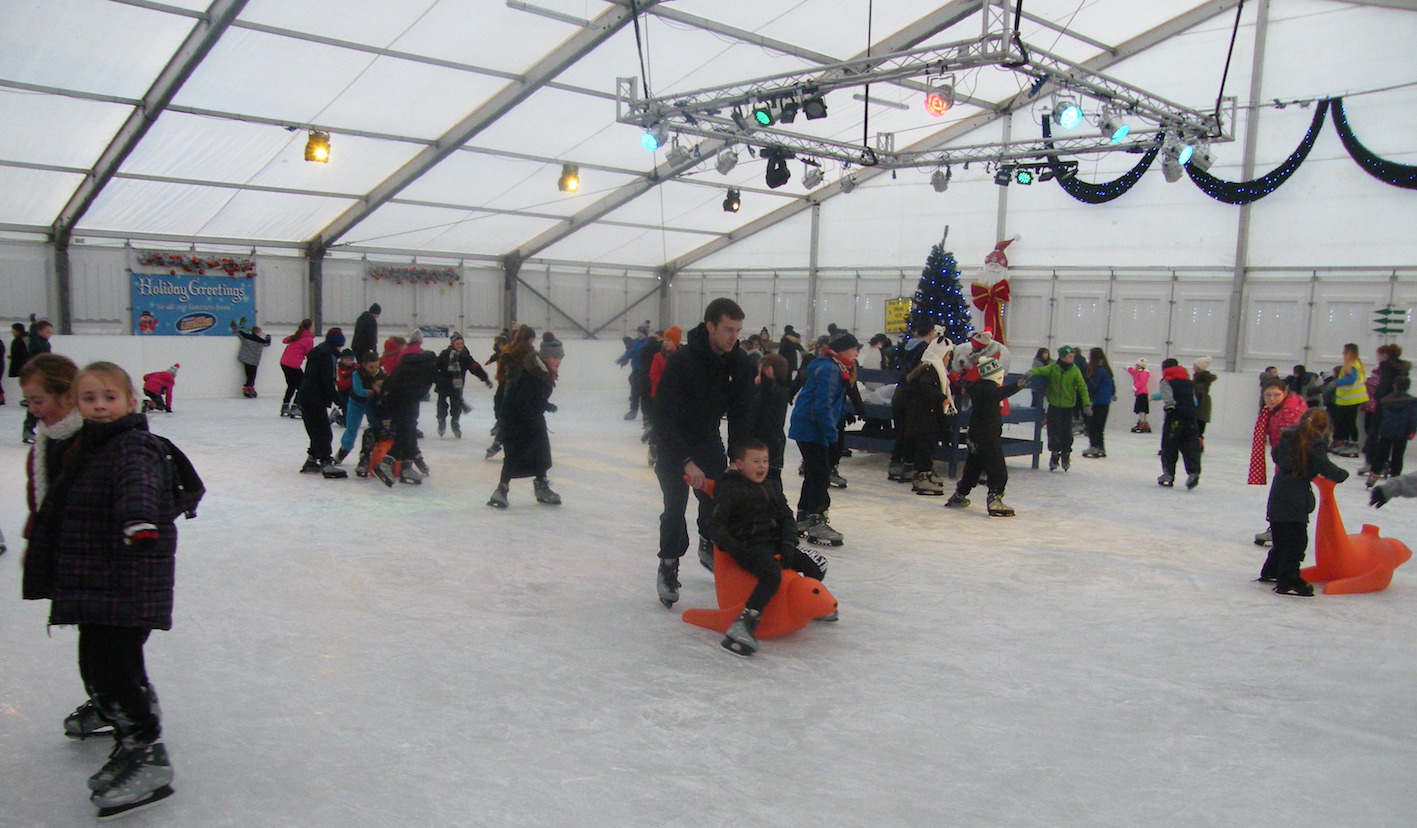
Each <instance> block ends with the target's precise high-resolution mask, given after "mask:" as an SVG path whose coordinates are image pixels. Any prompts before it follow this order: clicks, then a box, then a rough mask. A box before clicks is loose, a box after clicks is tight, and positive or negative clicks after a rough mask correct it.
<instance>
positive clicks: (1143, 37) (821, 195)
mask: <svg viewBox="0 0 1417 828" xmlns="http://www.w3.org/2000/svg"><path fill="white" fill-rule="evenodd" d="M1240 2H1241V0H1211V2H1209V3H1206V4H1205V5H1202V6H1198V7H1196V8H1194V9H1192V10H1190V11H1188V12H1186V13H1185V14H1182V15H1179V16H1177V17H1175V18H1172V19H1171V20H1169V21H1167V22H1166V23H1163V24H1161V25H1160V26H1157V27H1156V28H1154V29H1151V30H1150V31H1148V32H1145V33H1143V34H1140V35H1138V36H1137V37H1134V38H1132V39H1131V40H1128V41H1127V42H1125V43H1121V44H1118V45H1117V46H1116V47H1115V51H1113V52H1111V53H1108V54H1105V55H1098V56H1097V57H1094V58H1092V59H1091V60H1087V61H1084V62H1083V63H1082V66H1083V67H1085V68H1087V69H1089V70H1092V71H1101V70H1102V69H1105V68H1107V67H1108V66H1111V65H1113V64H1115V63H1120V62H1121V61H1123V60H1126V59H1127V58H1129V57H1132V56H1133V55H1136V54H1139V53H1141V52H1144V51H1146V50H1147V49H1150V48H1152V47H1153V46H1155V45H1157V44H1158V43H1161V42H1163V41H1165V40H1166V39H1167V38H1169V37H1171V36H1172V35H1175V34H1177V33H1179V32H1183V31H1185V30H1187V29H1189V28H1191V27H1192V26H1196V25H1199V24H1201V23H1204V22H1205V21H1207V20H1210V19H1211V18H1213V17H1215V16H1216V15H1219V14H1223V13H1225V12H1227V11H1230V10H1232V9H1234V8H1235V6H1237V5H1238V4H1239V3H1240ZM976 5H977V4H976ZM1027 103H1031V99H1029V98H1028V97H1027V92H1026V91H1025V92H1020V93H1019V94H1018V95H1016V96H1014V98H1013V99H1011V100H1010V101H1008V102H1006V103H1005V105H1004V106H1002V107H1000V111H999V112H993V113H989V112H985V113H980V114H979V115H975V116H974V117H972V118H966V119H965V120H963V121H960V122H959V123H957V124H955V125H953V126H950V127H947V128H945V129H943V130H940V131H939V132H937V133H935V134H934V135H931V136H929V137H927V138H925V139H923V140H921V141H919V142H917V143H915V144H913V145H911V146H910V147H909V148H908V149H907V152H912V151H913V152H924V151H926V150H930V149H933V148H936V147H942V146H945V145H946V144H948V143H950V142H951V141H954V140H956V139H957V138H960V137H962V136H964V135H967V134H968V133H970V132H973V131H974V130H976V129H979V128H981V127H984V126H987V125H989V124H991V123H993V122H994V121H996V120H998V119H999V118H1001V117H1003V116H1004V115H1006V114H1008V113H1010V112H1012V111H1013V110H1015V109H1018V108H1019V107H1020V106H1023V105H1026V104H1027ZM885 172H887V171H886V170H883V169H873V168H870V167H861V168H858V169H857V171H856V172H855V174H854V175H855V177H856V183H857V185H858V186H859V185H861V184H864V183H866V182H867V181H870V180H871V179H873V178H875V177H876V176H878V175H881V174H883V173H885ZM840 192H841V184H840V182H835V183H832V184H830V185H828V186H825V187H822V188H819V189H817V190H815V191H814V192H813V193H812V196H811V198H810V199H809V200H808V202H806V203H793V204H787V205H784V206H782V207H779V208H778V209H776V210H774V211H772V212H771V213H768V214H767V215H764V216H761V217H759V218H757V219H755V220H753V221H751V222H749V223H748V224H745V225H744V226H742V227H740V228H738V229H737V230H734V231H733V232H731V233H728V234H727V235H725V236H724V237H723V238H721V239H718V240H716V241H712V242H709V243H708V244H706V245H704V246H703V247H700V248H698V249H696V250H693V251H691V252H689V253H686V254H685V255H683V256H680V257H679V258H677V259H672V260H670V261H668V262H665V264H664V267H665V269H666V270H667V271H669V272H671V273H674V272H678V271H680V270H683V269H684V268H686V267H689V266H691V265H692V264H694V263H695V262H698V261H701V260H703V259H704V258H706V257H708V256H712V255H713V254H715V253H717V252H719V251H720V250H723V249H724V248H726V247H729V246H730V245H732V244H733V243H735V242H739V241H742V240H743V239H746V238H748V237H749V236H753V235H756V234H758V233H761V232H762V231H764V230H767V229H768V228H770V227H773V226H775V225H777V224H778V223H780V222H783V221H786V220H787V219H789V218H792V217H793V216H795V215H797V214H799V213H801V212H802V211H803V210H806V209H808V206H809V204H817V203H821V202H822V201H825V200H826V199H828V198H832V197H834V196H836V195H837V194H838V193H840Z"/></svg>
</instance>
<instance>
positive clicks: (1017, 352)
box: [906, 275, 1054, 371]
mask: <svg viewBox="0 0 1417 828" xmlns="http://www.w3.org/2000/svg"><path fill="white" fill-rule="evenodd" d="M1053 285H1054V279H1053V277H1052V276H1046V275H1044V276H1013V275H1010V277H1009V303H1008V304H1007V305H1005V309H1004V333H1005V338H1006V341H1007V343H1008V346H1009V352H1010V353H1009V356H1010V365H1009V369H1010V370H1013V371H1022V370H1024V369H1026V368H1028V366H1029V364H1030V361H1031V360H1032V359H1033V355H1034V354H1035V353H1037V351H1038V349H1039V348H1047V349H1048V350H1049V352H1050V353H1051V352H1052V351H1053V344H1052V343H1051V342H1050V341H1049V335H1048V331H1049V327H1050V325H1049V322H1050V320H1051V317H1052V313H1053ZM906 295H907V296H909V295H913V291H912V293H910V294H906Z"/></svg>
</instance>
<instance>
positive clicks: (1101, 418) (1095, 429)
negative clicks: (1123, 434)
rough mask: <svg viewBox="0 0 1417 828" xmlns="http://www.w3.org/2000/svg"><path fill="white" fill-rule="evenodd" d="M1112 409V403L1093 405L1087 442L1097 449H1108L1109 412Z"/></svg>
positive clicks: (1088, 424)
mask: <svg viewBox="0 0 1417 828" xmlns="http://www.w3.org/2000/svg"><path fill="white" fill-rule="evenodd" d="M1111 410H1112V406H1110V405H1097V404H1095V403H1094V404H1093V406H1092V417H1090V418H1089V419H1088V421H1087V444H1088V445H1089V446H1091V447H1093V448H1095V449H1102V450H1103V451H1106V450H1107V444H1106V440H1107V412H1109V411H1111Z"/></svg>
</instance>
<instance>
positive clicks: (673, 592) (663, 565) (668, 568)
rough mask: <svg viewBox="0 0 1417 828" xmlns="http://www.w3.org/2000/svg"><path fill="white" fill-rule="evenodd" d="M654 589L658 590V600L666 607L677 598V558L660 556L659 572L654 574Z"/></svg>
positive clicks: (670, 605) (669, 606)
mask: <svg viewBox="0 0 1417 828" xmlns="http://www.w3.org/2000/svg"><path fill="white" fill-rule="evenodd" d="M654 585H655V589H657V590H658V591H659V601H660V603H662V604H664V606H665V607H666V608H672V607H673V606H674V602H676V601H678V600H679V559H678V558H660V559H659V572H658V573H656V575H655V582H654Z"/></svg>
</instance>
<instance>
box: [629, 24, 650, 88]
mask: <svg viewBox="0 0 1417 828" xmlns="http://www.w3.org/2000/svg"><path fill="white" fill-rule="evenodd" d="M630 20H631V21H632V22H633V23H634V26H635V51H636V52H639V55H640V80H641V81H642V82H643V83H644V87H645V97H646V98H653V97H654V95H652V94H650V91H649V72H648V71H646V70H645V45H644V43H643V42H641V40H640V7H639V4H638V3H637V2H635V0H630Z"/></svg>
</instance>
